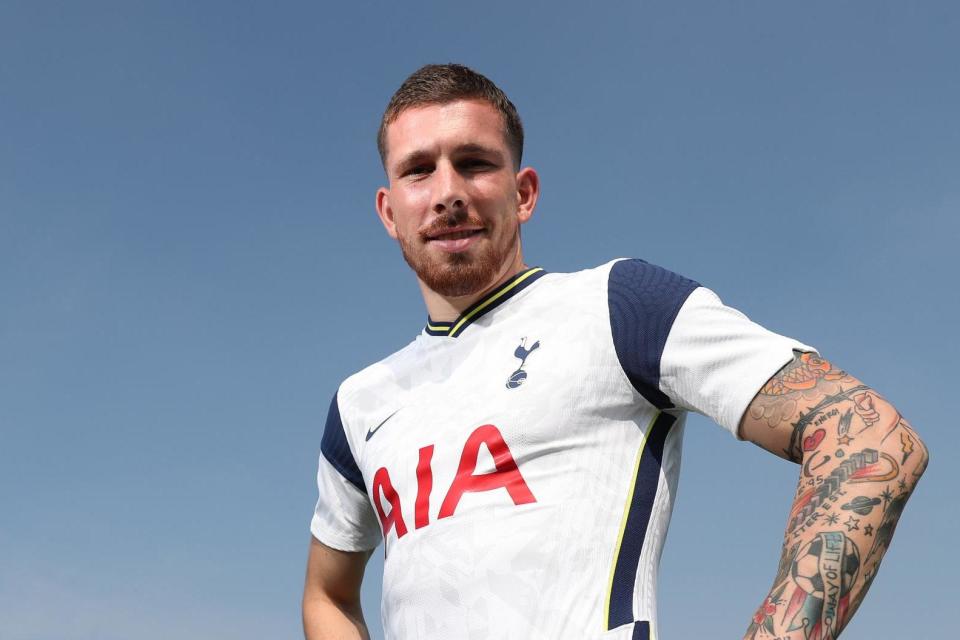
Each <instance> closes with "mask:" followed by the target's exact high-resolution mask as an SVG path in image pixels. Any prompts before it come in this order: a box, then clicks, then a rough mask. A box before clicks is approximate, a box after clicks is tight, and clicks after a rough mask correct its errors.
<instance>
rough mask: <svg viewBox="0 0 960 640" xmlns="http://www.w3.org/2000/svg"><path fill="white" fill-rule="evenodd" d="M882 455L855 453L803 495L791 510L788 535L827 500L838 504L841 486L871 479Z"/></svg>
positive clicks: (872, 452)
mask: <svg viewBox="0 0 960 640" xmlns="http://www.w3.org/2000/svg"><path fill="white" fill-rule="evenodd" d="M881 455H883V454H880V453H878V452H877V451H876V450H875V449H864V450H863V451H861V452H859V453H854V454H853V455H851V456H850V457H848V458H847V459H846V460H844V461H843V462H841V463H840V465H839V466H838V467H837V468H836V469H834V470H833V471H832V472H831V473H830V475H828V476H827V477H826V478H822V481H821V483H820V484H819V486H817V487H815V488H813V489H809V490H807V491H805V492H804V493H803V494H801V495H800V497H799V498H797V500H796V501H795V502H794V503H793V508H792V509H791V510H790V522H789V524H788V525H787V533H792V532H794V531H795V530H796V529H798V528H799V527H800V526H801V525H803V524H804V523H805V522H806V521H807V520H808V519H809V518H810V516H811V515H812V514H813V513H814V512H815V511H816V510H817V509H818V508H819V507H820V506H821V505H822V504H824V502H825V501H826V500H828V499H829V500H833V501H834V502H836V501H837V500H838V499H839V497H840V496H841V495H843V494H842V493H841V485H842V484H843V483H844V482H848V481H849V482H856V480H854V478H855V477H869V472H870V470H872V469H874V468H875V467H876V465H877V462H878V461H879V460H882V459H883V458H881ZM894 464H896V462H894ZM818 477H819V476H818ZM862 481H863V480H861V482H862Z"/></svg>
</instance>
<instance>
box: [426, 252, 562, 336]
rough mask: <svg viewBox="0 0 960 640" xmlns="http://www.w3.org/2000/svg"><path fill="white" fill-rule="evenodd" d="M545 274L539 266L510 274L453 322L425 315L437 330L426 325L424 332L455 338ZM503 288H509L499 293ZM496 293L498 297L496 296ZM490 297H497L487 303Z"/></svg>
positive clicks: (428, 322) (429, 323)
mask: <svg viewBox="0 0 960 640" xmlns="http://www.w3.org/2000/svg"><path fill="white" fill-rule="evenodd" d="M531 271H536V273H532V274H530V272H531ZM527 274H530V275H527ZM545 275H547V272H546V271H545V270H543V269H541V268H539V267H530V268H529V269H524V270H523V271H521V272H520V273H518V274H516V275H514V276H512V277H511V278H510V279H509V280H507V281H506V282H504V283H503V284H501V285H500V286H499V287H497V288H496V289H493V290H492V291H490V292H489V293H487V294H486V295H485V296H483V297H482V298H480V299H479V300H477V301H476V302H474V303H473V304H472V305H470V306H469V307H467V308H466V309H464V310H463V313H461V314H460V315H459V316H458V317H457V319H456V320H454V321H453V322H433V321H432V320H430V317H429V316H427V324H428V325H432V326H434V327H437V330H432V329H430V326H427V327H425V328H424V331H425V332H426V334H427V335H430V336H448V337H451V338H456V337H457V336H459V335H460V334H462V333H463V332H464V331H465V330H466V328H467V327H469V326H470V325H472V324H473V323H475V322H476V321H477V320H479V319H480V318H482V317H483V316H485V315H487V314H488V313H490V312H491V311H493V310H494V309H496V308H497V307H499V306H500V305H502V304H503V303H504V302H506V301H507V300H509V299H510V298H512V297H513V296H515V295H517V294H518V293H520V292H521V291H523V290H524V289H526V288H527V287H529V286H530V285H532V284H533V283H534V282H536V281H537V280H539V279H540V278H542V277H543V276H545ZM524 276H527V277H526V278H525V279H524V280H523V282H521V283H519V284H514V283H516V282H517V280H520V279H521V278H523V277H524ZM505 289H509V290H508V291H506V292H505V293H502V294H501V292H503V291H504V290H505ZM498 295H499V296H500V297H497V296H498ZM491 298H497V299H496V300H494V301H493V302H489V303H488V301H489V300H490V299H491ZM485 305H486V306H485ZM480 307H483V309H481V310H480V311H476V309H479V308H480ZM464 318H467V320H466V321H464V322H463V323H461V320H463V319H464ZM444 326H445V327H446V329H445V330H444V329H443V328H441V327H444Z"/></svg>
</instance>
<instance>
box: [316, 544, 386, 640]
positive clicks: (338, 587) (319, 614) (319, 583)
mask: <svg viewBox="0 0 960 640" xmlns="http://www.w3.org/2000/svg"><path fill="white" fill-rule="evenodd" d="M370 554H371V552H369V551H363V552H347V551H338V550H337V549H333V548H331V547H328V546H326V545H325V544H323V543H322V542H319V541H318V540H317V539H316V538H313V537H311V538H310V553H309V556H308V558H307V579H306V584H305V585H304V589H303V631H304V637H305V638H306V640H357V639H362V640H368V639H369V637H370V636H369V634H368V633H367V625H366V624H365V623H364V621H363V611H361V609H360V583H361V582H362V581H363V571H364V569H365V568H366V566H367V560H368V559H369V558H370Z"/></svg>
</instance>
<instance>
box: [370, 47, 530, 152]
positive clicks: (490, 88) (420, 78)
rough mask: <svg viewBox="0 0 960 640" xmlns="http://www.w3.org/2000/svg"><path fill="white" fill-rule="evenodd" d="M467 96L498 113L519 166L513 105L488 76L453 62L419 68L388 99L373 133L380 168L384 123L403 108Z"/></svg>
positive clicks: (518, 134)
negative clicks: (378, 126)
mask: <svg viewBox="0 0 960 640" xmlns="http://www.w3.org/2000/svg"><path fill="white" fill-rule="evenodd" d="M471 98H472V99H477V100H484V101H486V102H488V103H490V105H491V106H493V107H494V108H495V109H496V110H497V111H499V112H500V115H501V116H502V117H503V124H504V131H503V136H504V138H505V139H506V142H507V146H508V147H509V148H510V152H511V153H512V155H513V161H514V166H515V167H516V168H517V169H519V168H520V159H521V157H522V156H523V123H521V122H520V114H519V113H517V108H516V107H515V106H513V103H512V102H510V99H509V98H507V94H505V93H504V92H503V91H502V90H501V89H500V87H498V86H497V85H495V84H494V83H493V82H492V81H491V80H490V79H489V78H487V77H486V76H483V75H481V74H479V73H477V72H476V71H474V70H473V69H470V68H469V67H465V66H464V65H462V64H453V63H450V64H428V65H425V66H423V67H420V68H419V69H417V70H416V71H414V72H413V73H412V74H411V75H410V77H408V78H407V79H406V80H404V81H403V84H401V85H400V88H399V89H397V91H396V93H394V94H393V96H392V97H391V98H390V102H389V103H388V104H387V109H386V111H384V112H383V118H382V119H381V121H380V130H379V131H378V132H377V149H378V150H379V151H380V162H382V163H383V166H384V167H386V166H387V140H386V138H387V126H389V125H390V124H391V123H392V122H393V121H395V120H396V119H397V118H398V117H400V114H401V113H403V112H404V111H405V110H407V109H410V108H412V107H419V106H424V105H429V104H445V103H448V102H453V101H455V100H469V99H471Z"/></svg>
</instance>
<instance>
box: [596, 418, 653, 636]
mask: <svg viewBox="0 0 960 640" xmlns="http://www.w3.org/2000/svg"><path fill="white" fill-rule="evenodd" d="M659 417H660V412H659V411H657V412H656V413H655V414H653V417H652V418H650V423H649V424H648V425H647V430H646V432H645V433H644V434H643V441H642V442H641V443H640V449H639V450H638V451H637V461H636V462H634V464H633V473H632V474H631V475H630V492H629V493H628V494H627V503H626V504H625V505H624V506H623V517H622V518H621V519H620V532H619V533H618V534H617V547H616V549H614V552H613V562H611V563H610V579H609V580H607V597H606V598H605V600H604V605H603V627H604V631H610V627H609V626H608V625H609V624H610V596H612V595H613V574H614V572H615V571H616V569H617V558H619V557H620V547H621V545H623V532H624V531H626V529H627V517H628V516H629V515H630V503H632V502H633V490H634V489H635V488H636V486H637V472H638V471H639V470H640V458H642V457H643V449H644V447H646V446H647V438H649V437H650V432H652V431H653V425H654V423H655V422H656V421H657V418H659ZM650 633H651V638H652V636H653V631H652V630H651V632H650Z"/></svg>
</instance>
